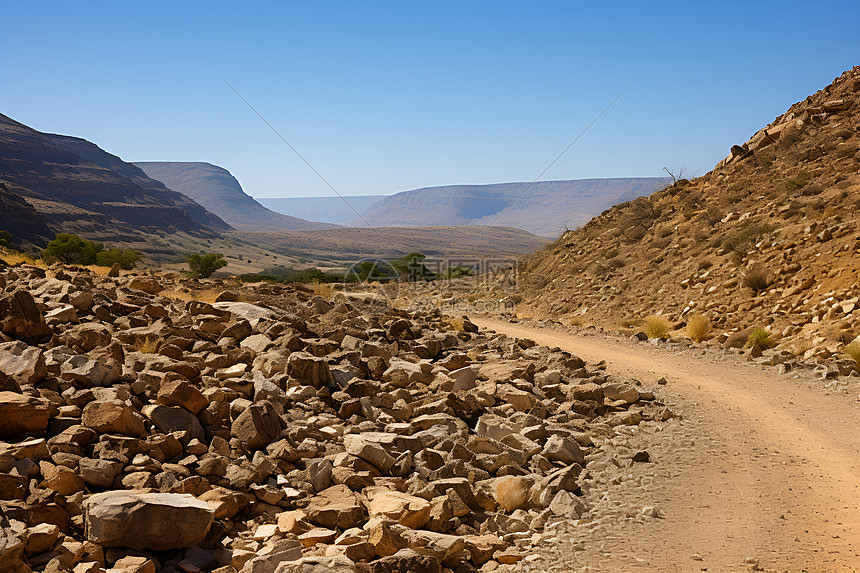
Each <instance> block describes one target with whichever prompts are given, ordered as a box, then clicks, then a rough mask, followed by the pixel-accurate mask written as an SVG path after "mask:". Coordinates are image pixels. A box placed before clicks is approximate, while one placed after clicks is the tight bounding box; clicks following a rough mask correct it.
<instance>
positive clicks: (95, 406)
mask: <svg viewBox="0 0 860 573" xmlns="http://www.w3.org/2000/svg"><path fill="white" fill-rule="evenodd" d="M81 424H82V425H84V426H86V427H87V428H92V429H93V430H95V431H97V432H99V433H100V434H123V435H126V436H131V437H135V438H139V437H142V436H144V435H145V434H146V429H145V428H144V425H143V416H141V415H140V414H138V413H137V412H135V411H134V409H133V408H132V407H131V406H129V405H128V404H126V403H125V402H122V401H120V400H99V401H96V402H90V403H89V404H87V405H86V406H84V411H83V414H82V415H81Z"/></svg>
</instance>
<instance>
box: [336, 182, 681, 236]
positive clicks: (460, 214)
mask: <svg viewBox="0 0 860 573" xmlns="http://www.w3.org/2000/svg"><path fill="white" fill-rule="evenodd" d="M669 183H670V181H669V180H668V179H666V178H663V177H640V178H626V179H579V180H573V181H541V182H538V183H535V184H534V185H531V187H529V184H528V183H497V184H491V185H450V186H446V187H426V188H423V189H416V190H414V191H404V192H402V193H397V194H396V195H391V196H390V197H385V198H384V199H382V200H381V201H379V202H377V203H375V204H373V205H371V206H370V207H369V208H368V209H367V210H366V211H365V212H364V213H362V217H361V218H359V217H356V218H353V219H352V220H351V221H349V222H348V223H347V224H349V225H353V226H365V225H366V224H370V225H371V226H374V227H386V226H425V225H504V226H507V227H516V228H519V229H523V230H526V231H529V232H531V233H534V234H537V235H541V236H544V237H555V236H558V234H559V232H561V231H563V230H564V229H565V228H575V227H579V226H582V225H584V224H585V223H586V222H588V221H589V220H590V219H591V218H592V217H594V216H596V215H598V214H600V213H601V212H603V211H605V210H606V209H608V208H609V207H611V206H613V205H616V204H618V203H623V202H625V201H630V200H632V199H635V198H637V197H642V196H646V195H650V194H651V193H653V192H654V191H657V190H658V189H662V188H664V187H665V186H666V185H668V184H669ZM365 221H366V222H365Z"/></svg>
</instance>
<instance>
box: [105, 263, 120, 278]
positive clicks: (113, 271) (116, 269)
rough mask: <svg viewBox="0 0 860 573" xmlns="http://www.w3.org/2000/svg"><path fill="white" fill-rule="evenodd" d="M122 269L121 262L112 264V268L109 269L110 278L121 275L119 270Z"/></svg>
mask: <svg viewBox="0 0 860 573" xmlns="http://www.w3.org/2000/svg"><path fill="white" fill-rule="evenodd" d="M120 269H122V267H121V266H120V264H119V263H114V264H112V265H111V267H110V270H109V271H108V278H112V279H113V278H116V277H118V276H119V271H120Z"/></svg>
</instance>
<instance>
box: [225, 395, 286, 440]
mask: <svg viewBox="0 0 860 573" xmlns="http://www.w3.org/2000/svg"><path fill="white" fill-rule="evenodd" d="M230 434H231V435H232V436H233V437H234V438H238V439H239V441H240V442H242V445H243V446H244V447H245V448H246V449H247V450H249V451H250V450H260V449H263V448H265V447H266V446H268V445H269V444H271V443H272V442H274V441H275V440H277V439H278V436H280V435H281V419H280V418H279V417H278V413H277V411H276V410H275V407H274V405H272V403H271V402H269V401H267V400H263V401H262V402H257V403H256V404H252V405H251V406H248V407H247V408H246V409H245V410H244V411H243V412H242V413H241V414H239V416H238V417H237V418H236V419H235V420H233V424H232V426H231V427H230Z"/></svg>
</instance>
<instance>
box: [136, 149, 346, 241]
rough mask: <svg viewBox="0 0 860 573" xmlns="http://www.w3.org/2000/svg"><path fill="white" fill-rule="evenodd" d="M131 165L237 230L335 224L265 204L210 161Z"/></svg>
mask: <svg viewBox="0 0 860 573" xmlns="http://www.w3.org/2000/svg"><path fill="white" fill-rule="evenodd" d="M134 165H135V166H137V167H139V168H140V169H142V170H143V172H144V173H146V175H147V176H148V177H151V178H152V179H155V180H157V181H160V182H161V183H163V184H164V185H166V186H167V187H168V188H170V189H172V190H174V191H176V192H178V193H182V194H183V195H185V196H187V197H190V198H191V199H193V200H194V201H196V202H197V203H199V204H200V205H202V206H203V207H205V208H206V209H208V210H209V211H211V212H212V213H215V214H216V215H218V216H219V217H221V218H222V219H224V221H226V222H227V223H229V224H230V225H232V226H233V227H235V228H237V229H238V228H243V229H244V230H248V231H253V230H259V229H260V228H270V229H289V230H308V229H328V228H331V227H333V226H334V225H331V224H327V223H318V222H313V221H306V220H304V219H300V218H298V217H291V216H289V215H283V214H281V213H276V212H275V211H272V210H271V209H268V208H266V207H264V206H263V205H261V204H260V203H259V202H257V201H256V200H255V199H254V198H253V197H251V196H249V195H248V194H246V193H245V191H244V190H242V186H241V185H240V184H239V182H238V181H237V180H236V178H235V177H233V175H232V174H231V173H230V172H229V171H227V170H226V169H224V168H223V167H218V166H217V165H212V164H211V163H203V162H180V161H139V162H135V163H134Z"/></svg>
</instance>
